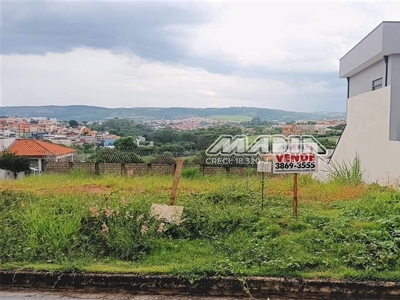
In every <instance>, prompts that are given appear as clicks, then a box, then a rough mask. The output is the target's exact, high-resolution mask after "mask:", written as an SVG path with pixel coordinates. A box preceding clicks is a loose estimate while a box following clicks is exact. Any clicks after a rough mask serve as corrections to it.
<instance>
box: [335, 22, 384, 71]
mask: <svg viewBox="0 0 400 300" xmlns="http://www.w3.org/2000/svg"><path fill="white" fill-rule="evenodd" d="M384 25H385V24H380V25H379V26H378V27H377V28H375V29H374V30H373V31H372V32H371V33H370V34H369V35H367V36H366V37H365V38H364V39H363V40H361V41H360V42H359V43H358V44H357V45H356V46H355V47H354V48H353V49H351V50H350V51H349V52H348V53H347V54H346V55H345V56H343V57H342V58H341V59H340V70H339V74H340V77H341V78H344V77H349V76H352V75H354V74H356V73H358V72H359V71H361V70H362V69H364V68H365V67H366V66H369V65H371V64H372V63H374V62H376V61H379V60H381V59H382V55H381V53H382V51H383V27H384Z"/></svg>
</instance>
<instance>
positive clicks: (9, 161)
mask: <svg viewBox="0 0 400 300" xmlns="http://www.w3.org/2000/svg"><path fill="white" fill-rule="evenodd" d="M30 163H31V162H30V160H29V158H28V157H24V156H19V155H17V154H15V153H13V152H10V151H4V152H2V153H1V156H0V169H4V170H9V171H11V172H13V174H14V177H15V178H17V173H19V172H26V173H28V172H29V167H30Z"/></svg>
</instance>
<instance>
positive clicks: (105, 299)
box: [0, 291, 272, 300]
mask: <svg viewBox="0 0 400 300" xmlns="http://www.w3.org/2000/svg"><path fill="white" fill-rule="evenodd" d="M0 299H1V300H5V299H6V300H30V299H31V300H37V299H44V300H60V299H61V300H77V299H91V300H117V299H118V300H237V299H238V298H229V297H224V298H215V297H193V296H161V295H130V294H126V293H118V294H109V293H108V294H103V293H94V294H82V293H76V292H40V291H30V292H27V291H0ZM271 300H272V299H271Z"/></svg>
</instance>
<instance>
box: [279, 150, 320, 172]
mask: <svg viewBox="0 0 400 300" xmlns="http://www.w3.org/2000/svg"><path fill="white" fill-rule="evenodd" d="M272 172H273V173H277V174H279V173H280V174H290V173H315V172H318V156H317V155H315V153H282V154H276V155H274V158H273V164H272Z"/></svg>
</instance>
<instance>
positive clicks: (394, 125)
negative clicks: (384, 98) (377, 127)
mask: <svg viewBox="0 0 400 300" xmlns="http://www.w3.org/2000/svg"><path fill="white" fill-rule="evenodd" d="M388 64H389V65H388V85H391V86H392V97H391V98H392V99H391V104H390V110H391V114H390V140H392V141H400V54H392V55H390V56H389V62H388Z"/></svg>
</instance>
